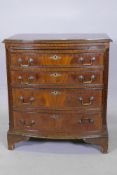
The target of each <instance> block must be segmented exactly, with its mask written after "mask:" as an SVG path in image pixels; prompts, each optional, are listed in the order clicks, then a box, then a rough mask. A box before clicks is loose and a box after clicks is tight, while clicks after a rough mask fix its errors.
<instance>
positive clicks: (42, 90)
mask: <svg viewBox="0 0 117 175" xmlns="http://www.w3.org/2000/svg"><path fill="white" fill-rule="evenodd" d="M110 41H111V39H109V38H108V37H107V35H105V34H98V35H96V34H92V35H89V34H88V35H87V34H85V35H76V34H74V35H25V36H24V35H17V36H14V37H12V38H10V39H6V40H4V42H5V47H6V55H7V58H6V61H7V77H8V95H9V131H8V148H9V149H13V148H14V146H15V143H17V142H19V141H23V140H29V138H30V137H37V138H48V139H49V138H50V139H83V140H84V141H85V142H86V143H91V144H97V145H100V148H101V151H102V152H104V153H105V152H107V148H108V131H107V122H106V121H107V119H106V110H107V109H106V108H107V87H108V59H109V42H110Z"/></svg>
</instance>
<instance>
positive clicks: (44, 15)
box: [0, 0, 117, 175]
mask: <svg viewBox="0 0 117 175" xmlns="http://www.w3.org/2000/svg"><path fill="white" fill-rule="evenodd" d="M17 33H107V34H108V35H109V36H110V37H111V38H112V39H113V43H111V49H110V75H109V98H108V128H109V136H110V140H109V151H110V153H109V154H107V155H101V154H100V153H99V152H98V151H97V149H95V147H90V146H89V147H85V146H81V145H74V144H71V143H42V144H40V143H38V142H36V143H32V142H28V143H27V142H26V143H25V144H22V145H20V147H18V148H16V149H15V150H14V151H8V150H7V142H6V132H7V129H8V108H7V88H6V67H5V50H4V44H0V174H1V175H8V174H9V175H10V174H12V175H15V174H16V171H17V174H28V175H32V174H35V175H36V174H39V173H40V174H43V175H45V174H47V175H49V174H51V175H58V174H64V175H69V174H74V175H75V174H78V173H80V174H83V175H84V174H85V173H86V174H87V175H88V174H89V175H94V173H95V174H96V173H97V174H100V175H101V174H103V175H110V174H111V175H116V174H117V167H116V162H117V129H116V125H117V119H116V117H117V100H116V98H117V77H116V75H117V71H116V69H117V68H116V65H117V0H0V41H2V40H3V39H5V38H7V37H9V36H11V35H14V34H17Z"/></svg>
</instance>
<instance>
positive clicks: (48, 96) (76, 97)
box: [12, 88, 102, 109]
mask: <svg viewBox="0 0 117 175" xmlns="http://www.w3.org/2000/svg"><path fill="white" fill-rule="evenodd" d="M12 94H13V106H14V107H28V108H30V107H36V108H68V109H70V108H71V109H73V108H83V107H84V108H98V107H101V105H102V90H94V89H84V90H79V89H65V90H62V89H31V88H30V89H28V88H27V89H26V88H25V89H20V88H14V89H13V90H12Z"/></svg>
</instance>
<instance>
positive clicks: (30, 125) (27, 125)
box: [19, 119, 36, 128]
mask: <svg viewBox="0 0 117 175" xmlns="http://www.w3.org/2000/svg"><path fill="white" fill-rule="evenodd" d="M19 122H20V124H21V125H22V126H23V127H26V128H30V127H32V126H33V125H35V124H36V122H35V120H32V121H31V122H29V124H26V121H25V120H23V119H20V120H19Z"/></svg>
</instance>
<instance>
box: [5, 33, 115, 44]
mask: <svg viewBox="0 0 117 175" xmlns="http://www.w3.org/2000/svg"><path fill="white" fill-rule="evenodd" d="M43 41H44V42H45V41H47V42H48V41H51V42H56V41H60V42H62V41H63V42H68V41H71V42H91V41H93V42H110V41H112V40H111V39H110V38H109V36H108V35H107V34H105V33H99V34H96V33H92V34H86V33H85V34H83V33H82V34H17V35H14V36H12V37H10V38H7V39H5V40H4V42H5V43H7V42H8V43H9V42H11V43H12V42H15V43H17V42H21V43H24V42H33V43H38V42H43Z"/></svg>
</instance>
